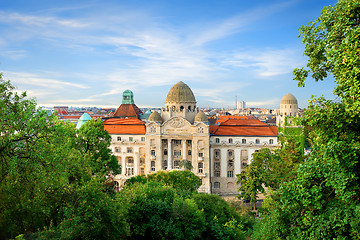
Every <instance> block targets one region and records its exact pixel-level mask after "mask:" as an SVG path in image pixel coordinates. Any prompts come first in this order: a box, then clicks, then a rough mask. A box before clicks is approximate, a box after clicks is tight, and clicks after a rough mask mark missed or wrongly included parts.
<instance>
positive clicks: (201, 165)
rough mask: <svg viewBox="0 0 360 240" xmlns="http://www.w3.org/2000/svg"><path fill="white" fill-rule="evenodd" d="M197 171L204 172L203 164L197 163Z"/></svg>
mask: <svg viewBox="0 0 360 240" xmlns="http://www.w3.org/2000/svg"><path fill="white" fill-rule="evenodd" d="M198 170H199V173H203V172H204V164H203V163H198Z"/></svg>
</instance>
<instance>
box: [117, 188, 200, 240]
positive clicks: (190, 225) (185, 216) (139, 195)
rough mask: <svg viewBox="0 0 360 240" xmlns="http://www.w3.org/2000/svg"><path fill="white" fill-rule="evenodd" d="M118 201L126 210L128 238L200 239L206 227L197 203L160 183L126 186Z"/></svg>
mask: <svg viewBox="0 0 360 240" xmlns="http://www.w3.org/2000/svg"><path fill="white" fill-rule="evenodd" d="M118 201H120V202H121V204H122V206H124V207H125V209H126V210H127V211H126V221H127V222H128V224H129V226H130V235H129V239H200V236H201V233H202V232H203V231H204V228H205V218H204V215H203V212H202V211H200V210H199V209H198V207H197V205H196V203H195V202H194V200H192V199H189V198H183V197H182V196H180V195H179V194H178V193H177V190H176V189H175V188H173V187H171V186H166V185H164V184H163V183H161V182H156V181H149V182H146V183H134V184H131V185H126V186H125V188H124V189H123V190H122V191H120V193H119V195H118Z"/></svg>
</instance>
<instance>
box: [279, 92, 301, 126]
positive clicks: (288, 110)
mask: <svg viewBox="0 0 360 240" xmlns="http://www.w3.org/2000/svg"><path fill="white" fill-rule="evenodd" d="M298 115H299V107H298V101H297V99H296V97H295V96H294V95H292V94H291V93H288V94H286V95H285V96H284V97H283V98H282V99H281V102H280V111H279V114H278V115H277V116H276V125H277V126H279V127H284V126H285V125H287V124H289V125H292V122H291V118H292V117H298Z"/></svg>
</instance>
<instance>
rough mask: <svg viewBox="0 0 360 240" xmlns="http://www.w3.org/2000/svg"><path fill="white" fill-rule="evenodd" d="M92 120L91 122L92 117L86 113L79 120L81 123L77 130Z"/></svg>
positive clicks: (77, 125) (78, 124)
mask: <svg viewBox="0 0 360 240" xmlns="http://www.w3.org/2000/svg"><path fill="white" fill-rule="evenodd" d="M90 120H91V116H90V115H89V114H88V113H84V114H83V115H81V117H80V118H79V121H78V122H77V124H76V128H77V129H79V128H81V126H82V125H84V124H85V123H86V122H87V121H90Z"/></svg>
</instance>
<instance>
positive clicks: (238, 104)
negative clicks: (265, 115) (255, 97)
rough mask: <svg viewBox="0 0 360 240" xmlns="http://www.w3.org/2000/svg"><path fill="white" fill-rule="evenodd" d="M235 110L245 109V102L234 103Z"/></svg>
mask: <svg viewBox="0 0 360 240" xmlns="http://www.w3.org/2000/svg"><path fill="white" fill-rule="evenodd" d="M236 108H237V109H244V108H246V102H245V101H238V102H237V103H236Z"/></svg>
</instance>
